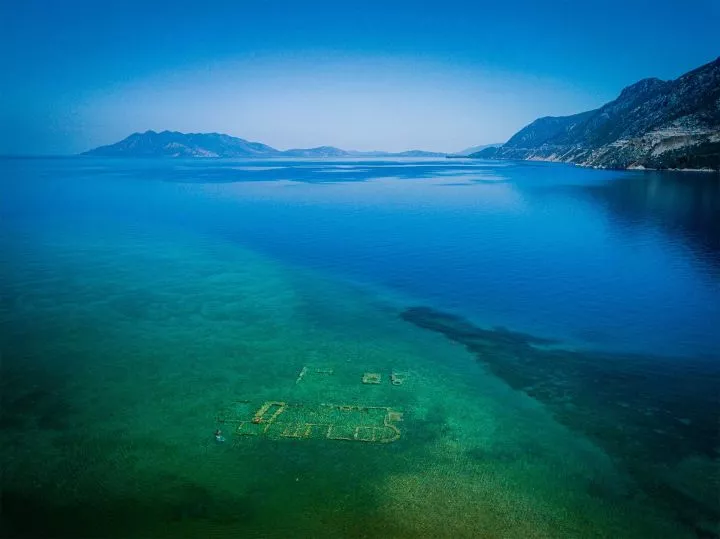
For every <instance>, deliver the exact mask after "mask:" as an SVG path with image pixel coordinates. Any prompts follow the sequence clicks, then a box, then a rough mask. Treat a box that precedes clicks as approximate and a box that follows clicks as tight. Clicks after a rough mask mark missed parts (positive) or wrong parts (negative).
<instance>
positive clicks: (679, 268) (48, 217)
mask: <svg viewBox="0 0 720 539" xmlns="http://www.w3.org/2000/svg"><path fill="white" fill-rule="evenodd" d="M0 166H1V167H2V172H1V174H2V180H3V187H2V189H3V197H2V202H1V204H2V206H1V209H2V215H3V220H4V223H5V230H6V232H7V231H9V230H12V227H13V225H14V223H19V222H20V221H23V220H29V221H32V222H33V223H35V224H34V225H33V226H38V227H41V226H43V224H42V223H43V222H46V223H56V224H62V223H71V222H77V223H84V224H85V225H88V226H105V225H107V224H108V223H116V224H117V225H119V226H134V227H140V228H142V227H146V226H163V227H170V228H174V229H177V230H191V231H193V232H194V233H201V234H208V235H212V236H214V237H216V238H223V239H224V240H226V241H228V242H236V243H238V244H241V245H243V246H247V247H251V248H253V249H257V250H260V251H262V252H264V253H267V254H269V255H271V256H273V257H275V258H277V259H279V260H281V261H287V262H289V263H293V264H299V265H303V266H311V267H315V268H320V269H322V270H325V271H328V272H331V273H332V274H334V275H335V276H340V277H342V278H347V279H352V280H355V281H359V282H362V283H365V284H369V285H374V286H378V287H381V288H383V289H384V290H386V291H388V292H391V293H395V294H398V295H399V296H403V297H405V296H406V297H407V298H411V299H412V300H413V301H415V302H422V303H426V304H429V305H432V306H435V307H437V308H442V309H445V310H449V311H451V312H456V313H458V314H463V315H465V316H468V317H470V318H471V319H474V320H476V321H477V322H479V323H481V324H483V325H490V326H506V327H509V328H512V329H518V330H524V331H532V332H535V333H539V334H542V335H546V336H551V337H557V338H560V339H562V340H564V341H566V342H569V343H572V344H574V345H577V346H583V345H591V346H593V347H596V348H597V347H600V348H608V349H616V350H623V351H638V352H649V353H656V354H672V355H682V356H695V355H710V356H714V355H717V352H718V350H720V331H718V330H717V328H719V327H720V179H719V178H718V176H717V175H716V174H702V173H698V174H690V173H671V172H663V173H661V172H641V173H639V172H615V171H597V170H588V169H581V168H576V167H571V166H566V165H556V164H547V163H506V162H503V163H493V162H468V161H465V160H435V161H433V160H428V161H422V160H420V161H417V160H415V161H413V160H405V161H378V160H366V161H348V160H339V161H289V160H273V161H256V160H236V161H231V160H221V161H211V160H208V161H205V160H202V161H200V160H195V161H193V160H190V161H173V160H160V161H146V160H139V161H133V160H130V161H122V160H116V161H112V160H109V161H108V160H96V159H49V160H5V161H3V162H2V163H1V164H0Z"/></svg>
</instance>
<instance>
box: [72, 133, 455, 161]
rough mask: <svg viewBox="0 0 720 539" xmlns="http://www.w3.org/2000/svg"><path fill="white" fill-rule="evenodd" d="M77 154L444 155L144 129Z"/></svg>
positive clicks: (303, 156) (211, 155)
mask: <svg viewBox="0 0 720 539" xmlns="http://www.w3.org/2000/svg"><path fill="white" fill-rule="evenodd" d="M81 155H93V156H102V157H236V158H237V157H258V158H263V157H300V158H307V157H310V158H328V157H329V158H332V157H445V156H446V154H444V153H439V152H426V151H422V150H408V151H405V152H398V153H391V152H380V151H377V152H358V151H349V150H342V149H340V148H335V147H333V146H319V147H317V148H298V149H291V150H277V149H275V148H273V147H271V146H268V145H267V144H262V143H260V142H250V141H247V140H245V139H241V138H238V137H232V136H230V135H224V134H221V133H180V132H178V131H162V132H159V133H158V132H156V131H145V132H144V133H133V134H132V135H130V136H129V137H127V138H125V139H123V140H121V141H120V142H116V143H115V144H110V145H108V146H100V147H99V148H95V149H92V150H89V151H87V152H84V153H83V154H81Z"/></svg>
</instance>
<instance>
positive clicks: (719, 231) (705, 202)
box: [583, 172, 720, 272]
mask: <svg viewBox="0 0 720 539" xmlns="http://www.w3.org/2000/svg"><path fill="white" fill-rule="evenodd" d="M583 190H586V192H588V193H589V194H590V195H591V196H592V197H593V198H594V199H596V200H597V201H599V202H600V203H602V204H604V205H606V206H607V207H608V208H609V209H610V210H611V211H612V213H613V215H614V216H616V217H617V219H618V222H619V223H620V224H624V225H627V226H633V225H637V224H650V225H652V226H657V227H658V228H661V229H663V230H665V231H667V232H670V233H672V234H674V235H676V236H677V237H680V238H681V239H682V240H683V241H684V242H685V243H687V245H688V247H690V248H691V249H692V250H693V251H694V252H695V253H696V254H697V255H698V256H699V257H700V258H701V259H702V261H703V262H705V263H707V264H708V265H709V266H711V267H712V268H714V271H715V272H718V271H720V176H719V175H717V174H710V173H697V174H693V173H673V172H646V173H643V174H637V175H636V174H632V175H624V176H623V177H621V178H618V179H617V180H615V181H610V182H606V183H603V184H595V185H588V186H586V187H583Z"/></svg>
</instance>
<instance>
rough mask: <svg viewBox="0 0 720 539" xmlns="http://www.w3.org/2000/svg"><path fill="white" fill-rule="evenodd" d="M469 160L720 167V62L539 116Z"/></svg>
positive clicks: (684, 167) (618, 166) (628, 167)
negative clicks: (589, 106)
mask: <svg viewBox="0 0 720 539" xmlns="http://www.w3.org/2000/svg"><path fill="white" fill-rule="evenodd" d="M469 157H474V158H475V157H477V158H486V159H524V160H538V161H560V162H565V163H575V164H577V165H582V166H589V167H597V168H616V169H644V168H648V169H713V170H720V58H717V59H716V60H714V61H713V62H710V63H708V64H705V65H703V66H701V67H699V68H697V69H695V70H693V71H690V72H688V73H686V74H685V75H683V76H681V77H679V78H677V79H675V80H671V81H663V80H660V79H655V78H650V79H643V80H641V81H639V82H637V83H635V84H633V85H631V86H628V87H627V88H625V89H624V90H623V91H622V92H621V93H620V96H619V97H618V98H617V99H615V100H614V101H611V102H610V103H607V104H606V105H603V106H602V107H600V108H599V109H596V110H590V111H587V112H582V113H580V114H575V115H573V116H557V117H552V116H547V117H545V118H540V119H538V120H535V121H534V122H532V123H531V124H530V125H528V126H526V127H524V128H523V129H521V130H520V131H518V132H517V133H516V134H515V135H513V137H512V138H510V140H508V141H507V142H506V143H505V144H503V145H502V146H500V147H496V148H495V147H493V148H485V149H483V150H481V151H478V152H475V153H472V154H470V156H469Z"/></svg>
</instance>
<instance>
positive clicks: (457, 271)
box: [0, 159, 720, 537]
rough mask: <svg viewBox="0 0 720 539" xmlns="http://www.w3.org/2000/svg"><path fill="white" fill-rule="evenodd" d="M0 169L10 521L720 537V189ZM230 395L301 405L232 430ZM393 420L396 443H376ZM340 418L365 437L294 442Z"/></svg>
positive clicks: (666, 180)
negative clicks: (367, 378)
mask: <svg viewBox="0 0 720 539" xmlns="http://www.w3.org/2000/svg"><path fill="white" fill-rule="evenodd" d="M0 177H1V178H2V197H1V199H0V209H1V210H2V222H3V227H2V230H1V231H0V247H1V248H2V249H1V252H2V266H1V268H2V289H1V291H2V296H1V299H2V302H1V303H0V308H1V309H2V310H1V311H0V314H1V316H2V327H3V330H2V341H1V342H0V345H1V346H2V348H1V349H0V351H1V352H2V381H1V383H2V433H3V434H2V435H3V446H2V452H3V455H2V463H3V464H2V465H3V470H2V472H3V475H2V479H3V481H2V487H3V505H2V509H3V519H2V526H3V533H4V534H5V535H8V536H18V537H37V536H58V537H81V536H85V537H97V536H118V537H158V536H169V537H178V536H188V537H197V536H209V535H213V534H214V535H217V536H257V537H287V536H301V537H418V536H423V537H441V536H445V537H698V536H699V537H712V536H714V534H715V535H716V534H717V533H718V529H717V520H718V513H719V510H718V500H717V489H718V486H719V485H718V481H719V480H718V447H719V446H720V444H719V443H718V430H717V417H718V412H719V411H720V405H719V403H718V398H717V395H716V393H717V387H718V381H719V379H718V374H719V372H720V366H719V364H718V350H720V332H718V331H717V330H716V328H717V327H720V287H719V282H720V281H719V280H718V279H719V278H720V272H719V270H720V219H719V218H718V215H720V180H719V179H718V178H717V176H712V175H705V174H697V175H686V174H677V173H675V174H673V173H616V172H607V171H594V170H584V169H576V168H572V167H566V166H556V165H547V164H527V163H521V164H515V163H500V164H498V163H485V162H473V163H469V162H465V161H461V160H452V161H449V160H446V161H411V160H398V161H346V160H338V161H322V162H312V161H287V160H273V161H263V162H260V161H224V160H220V161H216V160H208V161H204V160H203V161H165V160H159V161H109V160H90V159H48V160H4V161H2V162H0ZM498 326H502V327H504V328H506V329H496V328H497V327H498ZM304 367H307V370H306V373H307V374H306V376H304V377H303V378H302V379H301V380H300V381H299V382H297V378H298V375H299V373H300V372H302V370H303V368H304ZM330 370H331V371H332V374H328V371H330ZM318 371H322V372H318ZM368 372H371V373H379V374H380V375H381V383H379V384H363V383H362V375H363V374H364V373H368ZM393 372H395V373H402V374H404V376H405V378H404V382H403V383H402V384H401V385H393V384H392V383H390V374H392V373H393ZM237 401H247V403H243V404H242V406H244V408H242V409H240V408H238V410H241V411H240V412H238V414H239V415H238V417H240V416H242V417H240V419H239V420H244V421H246V423H247V421H249V420H250V419H252V417H253V414H254V413H256V411H257V410H259V409H260V408H261V406H262V405H263V403H265V402H283V403H287V408H285V409H283V411H282V412H281V413H280V414H279V415H278V416H277V423H276V426H273V427H272V429H270V430H268V431H267V432H266V433H261V434H260V435H258V436H242V435H235V434H233V433H234V432H237V431H236V429H237V423H232V422H230V423H228V422H226V423H222V422H219V421H218V420H219V419H220V420H222V418H223V416H222V411H223V410H226V409H227V408H228V407H232V406H233V403H234V402H237ZM293 405H302V407H295V408H293V407H292V406H293ZM323 405H332V406H335V405H338V406H346V407H352V406H354V407H357V408H358V409H364V410H381V411H380V412H377V411H365V412H360V411H357V413H356V412H355V411H353V410H350V409H340V408H337V409H336V408H332V410H334V411H333V412H325V411H323V410H330V408H323ZM388 408H389V409H390V410H392V411H394V412H400V413H402V418H401V420H400V419H398V420H397V421H395V420H393V421H392V424H394V425H396V427H397V429H398V431H399V433H400V436H399V438H398V439H397V440H395V441H392V442H391V443H373V442H372V441H369V442H368V441H365V442H363V441H362V440H363V439H364V438H371V437H372V436H371V435H370V434H368V433H370V432H375V431H371V430H368V428H372V426H373V425H375V426H377V425H380V426H381V427H382V422H383V416H384V415H385V413H386V412H385V411H383V410H386V409H388ZM218 414H220V416H218ZM243 414H245V415H244V416H243ZM292 414H295V415H292ZM333 414H335V415H333ZM362 414H365V415H362ZM377 414H380V415H379V416H378V415H377ZM330 416H332V418H329V417H330ZM293 418H294V419H293ZM298 418H300V419H298ZM265 419H267V417H265ZM298 421H299V422H300V423H297V422H298ZM328 421H330V422H333V424H337V425H338V427H337V428H338V429H340V430H338V431H337V432H343V433H346V434H347V433H349V434H348V436H349V437H351V438H353V436H355V435H354V430H353V429H354V428H355V426H357V425H361V429H364V430H359V431H357V432H358V434H357V438H358V439H353V440H351V441H348V440H336V439H328V437H327V436H325V434H324V432H325V431H323V430H322V429H318V428H313V429H311V430H310V431H307V432H308V436H307V437H302V436H301V437H290V436H283V435H282V433H283V431H284V429H285V428H286V427H288V426H289V427H292V428H291V430H290V431H288V434H289V433H291V431H292V432H293V433H294V432H298V431H297V429H296V428H295V427H297V426H298V425H300V426H303V429H304V425H305V424H306V423H307V424H310V423H312V422H317V423H318V424H319V423H323V422H328ZM378 421H379V423H378ZM323 424H324V423H323ZM261 425H262V426H263V428H264V425H265V424H264V423H261ZM281 427H282V429H281ZM216 428H222V429H223V431H224V434H225V435H226V438H227V442H225V443H224V444H218V443H216V442H215V440H214V438H213V436H212V433H213V431H214V430H215V429H216ZM242 428H250V429H252V428H256V427H254V426H253V424H252V422H250V423H248V424H247V425H246V426H245V427H242ZM378 428H380V427H378ZM383 428H384V427H383ZM273 429H278V430H273ZM293 429H294V430H293ZM342 429H345V430H342ZM348 429H349V430H348ZM301 430H302V429H301ZM303 432H306V431H305V430H303ZM376 432H378V433H380V432H381V431H376ZM273 433H275V434H273ZM381 437H382V436H381V435H380V434H378V438H381ZM376 441H377V440H376Z"/></svg>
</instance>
